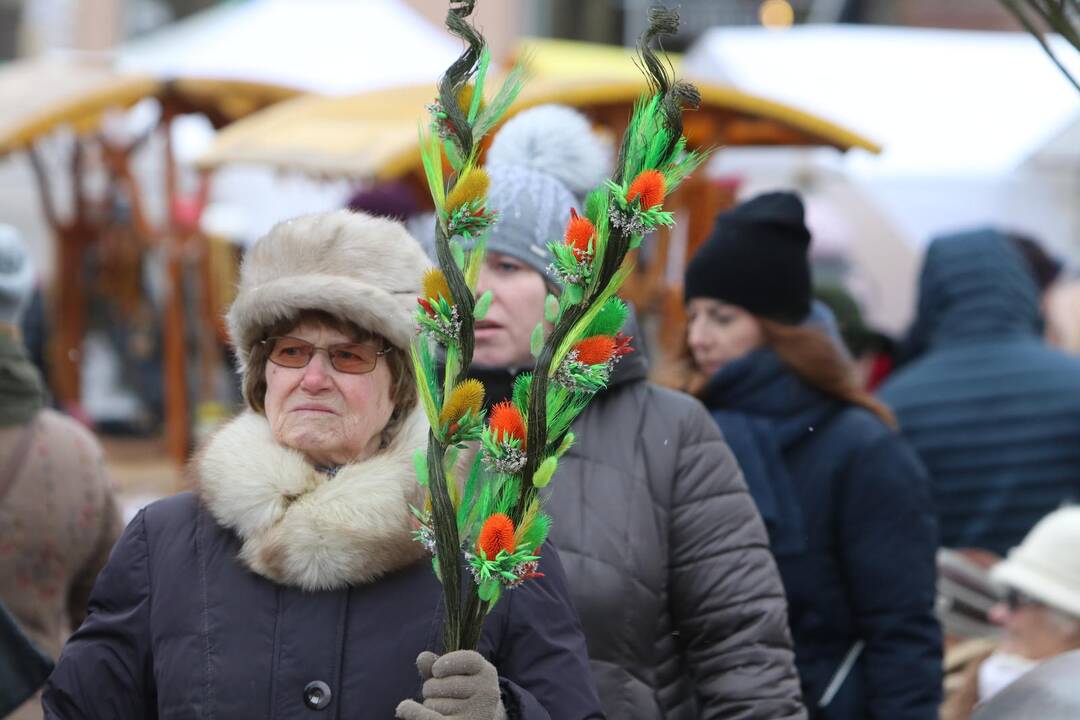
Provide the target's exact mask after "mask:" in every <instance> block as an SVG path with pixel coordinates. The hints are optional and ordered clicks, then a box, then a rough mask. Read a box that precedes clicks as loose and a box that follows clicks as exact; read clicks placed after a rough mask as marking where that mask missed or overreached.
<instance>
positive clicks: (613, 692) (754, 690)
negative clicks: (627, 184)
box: [473, 106, 805, 720]
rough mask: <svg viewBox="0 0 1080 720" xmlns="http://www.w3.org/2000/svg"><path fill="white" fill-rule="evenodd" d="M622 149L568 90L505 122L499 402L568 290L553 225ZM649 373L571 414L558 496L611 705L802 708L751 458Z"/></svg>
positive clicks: (487, 352)
mask: <svg viewBox="0 0 1080 720" xmlns="http://www.w3.org/2000/svg"><path fill="white" fill-rule="evenodd" d="M552 153H554V155H553V154H552ZM609 162H610V158H609V156H608V154H607V153H606V151H605V148H604V146H603V145H602V144H600V142H599V141H598V139H597V138H596V137H595V136H594V134H593V133H592V130H591V128H590V126H589V123H588V121H587V120H586V119H585V118H584V117H583V116H581V115H580V114H579V113H577V112H576V111H574V110H571V109H569V108H566V107H560V106H541V107H537V108H534V109H532V110H529V111H526V112H524V113H521V114H520V115H518V116H516V117H515V118H513V119H512V120H510V121H509V122H508V123H507V124H506V125H505V126H504V127H503V128H502V129H501V130H500V132H499V133H498V134H497V135H496V136H495V139H494V141H493V143H492V146H491V149H490V151H489V153H488V160H487V170H488V172H489V174H490V176H491V190H490V191H489V193H488V203H489V206H490V207H492V208H493V209H494V210H496V211H497V212H499V214H500V216H499V220H498V222H497V224H496V225H495V227H494V228H493V230H492V233H491V236H490V238H489V240H488V254H487V259H486V265H485V266H484V267H483V269H482V270H481V272H480V278H479V282H478V286H477V292H479V293H482V292H484V291H486V290H491V291H492V293H493V295H494V298H493V300H492V304H491V308H490V309H489V310H488V313H487V315H486V317H485V319H484V321H482V322H479V323H477V326H476V351H475V354H474V363H476V364H479V365H480V366H482V367H475V366H474V370H473V375H474V376H475V377H477V378H478V379H481V380H483V382H484V384H485V387H486V388H487V389H488V398H487V399H488V401H489V402H496V401H499V400H501V399H504V398H505V397H507V396H508V395H509V393H510V388H511V384H512V382H513V379H514V377H515V376H516V374H517V373H518V372H520V371H522V370H525V369H528V368H529V367H530V366H531V363H532V358H531V355H530V352H529V336H530V333H531V331H532V329H533V328H534V327H535V326H536V324H537V323H538V322H540V321H541V320H542V319H543V305H544V296H545V294H546V293H547V292H549V291H551V292H558V291H559V288H558V285H557V283H556V281H555V280H554V277H553V276H552V275H551V274H550V272H549V268H548V266H549V264H550V263H551V261H552V258H551V256H550V254H549V253H548V251H547V247H546V243H547V242H549V241H551V240H553V239H556V238H559V237H561V235H562V233H563V230H564V228H565V225H566V221H567V219H568V217H569V214H570V209H571V208H580V201H581V197H582V196H583V195H584V194H585V193H586V192H588V191H589V190H591V189H592V188H594V187H596V186H597V185H599V184H600V183H601V182H602V180H603V178H604V176H605V174H606V172H607V170H608V164H609ZM626 332H628V333H629V334H634V332H635V331H634V330H633V329H630V328H627V329H626ZM646 373H647V363H646V360H645V354H644V353H643V352H640V351H639V352H635V353H633V354H631V355H629V356H628V357H625V358H623V359H622V361H621V362H620V363H619V364H618V365H617V366H616V370H615V373H614V375H613V377H612V379H611V383H610V386H609V387H608V389H607V390H606V391H604V392H602V393H600V394H599V395H598V396H597V397H596V398H595V399H594V400H593V401H592V402H591V403H590V405H589V406H588V408H587V409H586V410H585V411H584V413H582V415H581V417H580V418H579V419H578V420H577V422H576V424H575V426H574V432H575V434H576V435H577V436H578V437H579V438H581V442H579V443H577V444H575V445H574V446H573V448H571V450H570V451H569V453H568V454H567V455H566V456H565V457H564V458H563V460H562V461H561V462H560V465H559V473H560V475H559V481H558V482H556V483H553V484H552V486H551V487H552V489H553V491H552V494H551V496H550V498H549V500H548V505H547V510H548V512H549V513H550V514H551V516H552V519H553V521H554V522H553V524H552V540H553V542H554V544H555V546H556V547H557V548H558V550H559V555H560V557H561V558H562V562H563V565H564V566H565V568H566V572H567V581H568V584H569V587H570V594H571V597H572V598H573V601H574V605H575V606H576V607H577V610H578V612H579V613H580V614H581V619H582V624H583V627H584V630H585V635H586V638H587V641H588V646H589V660H590V664H591V666H592V671H593V676H594V677H595V679H596V683H597V686H598V689H599V691H600V698H601V702H602V703H603V706H604V711H605V712H606V713H607V715H608V717H611V718H619V719H620V720H659V719H660V718H679V719H686V720H689V719H691V718H706V717H709V718H712V717H728V716H731V717H735V716H738V717H743V718H762V719H765V718H768V719H769V720H778V719H780V718H801V717H805V715H804V711H803V709H802V705H801V703H800V700H799V684H798V679H797V677H796V675H795V671H794V665H793V662H794V658H793V655H792V651H791V644H790V638H789V637H788V632H787V621H786V615H785V604H784V600H783V589H782V587H781V584H780V579H779V577H778V575H777V571H776V566H775V564H774V563H773V560H772V557H771V556H770V555H769V551H768V544H767V539H766V536H765V530H764V527H763V526H762V523H761V519H760V517H759V516H758V514H757V512H756V511H755V509H754V504H753V501H752V500H751V498H750V496H749V495H748V494H747V491H746V486H745V484H744V483H743V480H742V477H741V475H740V472H739V468H738V466H737V465H736V463H735V461H734V459H733V457H732V455H731V452H730V451H729V450H728V448H727V446H726V445H725V444H724V441H723V439H722V438H721V436H720V434H719V433H718V432H717V431H716V428H715V425H714V424H713V423H712V422H711V421H710V419H709V417H708V415H707V414H706V412H705V410H704V408H702V407H701V405H700V404H699V403H698V402H697V401H695V400H693V399H692V398H690V397H687V396H685V395H682V394H679V393H675V392H672V391H669V390H665V389H662V388H659V387H656V386H655V385H652V384H650V383H648V382H647V381H646Z"/></svg>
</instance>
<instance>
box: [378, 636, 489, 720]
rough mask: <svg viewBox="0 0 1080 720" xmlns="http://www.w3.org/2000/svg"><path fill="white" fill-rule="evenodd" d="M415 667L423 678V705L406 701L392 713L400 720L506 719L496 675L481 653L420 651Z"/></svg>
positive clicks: (470, 651) (413, 701)
mask: <svg viewBox="0 0 1080 720" xmlns="http://www.w3.org/2000/svg"><path fill="white" fill-rule="evenodd" d="M416 667H417V669H418V670H420V677H421V678H423V680H424V687H423V694H424V704H423V705H421V704H420V703H418V702H416V701H415V700H405V701H404V702H402V703H401V704H400V705H398V706H397V711H396V712H395V715H396V717H397V718H399V720H506V711H505V709H504V708H503V704H502V698H501V696H500V692H499V674H498V672H497V671H496V670H495V666H494V665H492V664H491V663H489V662H488V661H487V660H485V659H484V657H483V656H482V655H481V654H480V653H478V652H475V651H473V650H457V651H455V652H452V653H447V654H446V655H443V656H442V657H439V656H438V655H436V654H435V653H432V652H422V653H420V655H419V657H417V658H416Z"/></svg>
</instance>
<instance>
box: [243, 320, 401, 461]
mask: <svg viewBox="0 0 1080 720" xmlns="http://www.w3.org/2000/svg"><path fill="white" fill-rule="evenodd" d="M286 334H287V335H289V336H291V337H296V338H300V339H301V340H306V341H308V342H309V343H312V344H313V345H317V346H319V347H323V348H325V347H326V346H328V345H333V344H335V343H351V342H355V341H356V340H355V338H351V337H349V336H347V335H345V334H344V333H342V332H340V331H338V330H331V329H330V328H326V327H324V326H322V325H319V324H313V323H303V324H301V325H298V326H297V327H295V328H293V329H292V330H291V331H289V332H288V333H286ZM371 342H380V341H371ZM392 392H393V382H392V378H391V376H390V369H389V367H388V366H387V363H386V361H385V358H379V359H378V361H377V362H376V364H375V369H374V370H372V371H371V372H369V373H364V374H363V375H350V374H348V373H342V372H339V371H337V370H335V369H334V368H333V367H332V366H331V365H330V359H329V358H328V357H327V355H326V353H325V352H323V351H316V352H315V354H314V355H313V356H312V358H311V361H310V362H308V364H307V366H305V367H302V368H285V367H281V366H279V365H275V364H274V363H272V362H270V361H269V360H268V361H267V363H266V397H265V399H264V401H263V405H264V407H265V412H266V419H267V420H269V421H270V430H271V431H272V432H273V435H274V439H275V440H276V441H277V442H278V443H280V444H281V445H284V446H285V447H289V448H293V449H294V450H298V451H300V452H302V453H304V455H305V456H307V458H308V459H309V460H310V461H311V462H313V463H316V464H319V465H342V464H345V463H347V462H354V461H356V460H360V459H363V458H365V457H368V456H369V455H371V454H372V453H374V452H375V451H376V450H378V449H379V444H380V441H381V439H382V438H381V435H382V431H383V428H385V427H386V423H387V421H389V419H390V415H391V413H392V412H393V410H394V406H393V403H392V400H391V397H392Z"/></svg>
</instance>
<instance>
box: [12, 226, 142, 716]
mask: <svg viewBox="0 0 1080 720" xmlns="http://www.w3.org/2000/svg"><path fill="white" fill-rule="evenodd" d="M33 289H34V271H33V267H32V263H31V261H30V258H29V256H28V254H27V251H26V247H25V246H24V244H23V242H22V238H21V237H20V236H19V234H18V232H17V231H16V230H15V229H14V228H13V227H11V226H10V225H0V601H2V602H3V603H4V605H6V606H7V608H8V610H9V611H10V612H11V614H12V616H13V617H14V618H15V620H16V621H17V622H18V623H19V624H20V625H21V626H22V629H23V631H24V632H25V633H26V635H27V636H28V637H29V638H30V639H31V640H32V641H33V642H34V644H35V645H37V647H39V648H40V649H41V650H42V651H43V652H44V653H46V654H47V655H49V656H50V657H52V658H56V657H57V656H59V654H60V648H61V646H62V645H63V643H64V640H65V639H66V638H67V636H68V635H69V634H70V633H71V631H72V630H73V629H74V628H77V627H78V626H79V625H80V624H81V623H82V621H83V618H85V617H86V611H87V599H88V597H89V595H90V589H91V587H92V586H93V583H94V580H95V578H96V577H97V575H98V571H99V570H101V568H102V567H103V566H104V565H105V561H106V559H107V558H108V556H109V551H110V550H111V549H112V546H113V543H114V542H115V540H116V538H117V537H118V536H119V535H120V529H121V523H120V515H119V512H118V510H117V506H116V501H115V498H114V496H113V487H112V483H111V481H110V479H109V476H108V474H107V472H106V470H105V463H104V458H103V456H102V451H101V447H100V446H99V445H98V442H97V440H96V439H95V438H94V436H93V435H92V434H91V433H90V432H89V431H88V430H86V429H85V428H84V427H83V426H82V425H80V424H79V423H77V422H75V421H74V420H72V419H71V418H68V417H66V416H64V415H61V414H59V413H57V412H55V411H53V410H50V409H48V408H47V407H46V397H45V386H44V383H43V382H42V380H41V376H40V374H39V373H38V371H37V368H36V367H35V366H34V364H33V363H32V362H31V361H30V359H29V357H28V355H27V352H26V349H25V348H24V347H23V345H22V342H21V339H20V333H19V331H18V329H17V328H18V326H19V322H20V318H21V316H22V312H23V310H24V309H25V307H26V305H27V303H28V302H29V300H30V296H31V294H32V292H33ZM11 717H13V718H16V719H17V720H29V718H40V717H41V709H40V702H39V701H38V700H36V698H35V699H33V700H31V701H29V702H27V703H26V704H25V705H23V706H22V708H21V709H19V710H17V711H15V713H14V715H12V716H11Z"/></svg>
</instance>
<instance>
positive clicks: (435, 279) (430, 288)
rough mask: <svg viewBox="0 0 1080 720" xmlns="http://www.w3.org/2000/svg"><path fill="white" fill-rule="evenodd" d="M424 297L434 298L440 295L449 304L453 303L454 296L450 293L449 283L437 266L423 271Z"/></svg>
mask: <svg viewBox="0 0 1080 720" xmlns="http://www.w3.org/2000/svg"><path fill="white" fill-rule="evenodd" d="M424 297H425V298H436V299H437V298H440V297H441V298H442V299H444V300H446V302H448V303H450V304H451V305H453V304H454V296H453V295H451V294H450V285H449V284H448V283H447V282H446V276H445V275H443V273H442V270H440V269H439V268H432V269H430V270H428V271H427V272H426V273H424Z"/></svg>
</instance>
